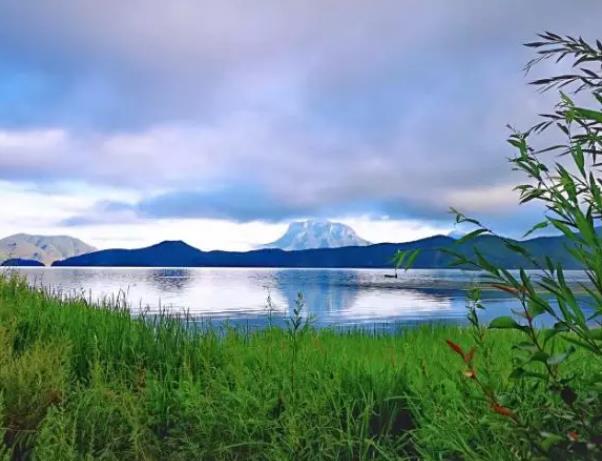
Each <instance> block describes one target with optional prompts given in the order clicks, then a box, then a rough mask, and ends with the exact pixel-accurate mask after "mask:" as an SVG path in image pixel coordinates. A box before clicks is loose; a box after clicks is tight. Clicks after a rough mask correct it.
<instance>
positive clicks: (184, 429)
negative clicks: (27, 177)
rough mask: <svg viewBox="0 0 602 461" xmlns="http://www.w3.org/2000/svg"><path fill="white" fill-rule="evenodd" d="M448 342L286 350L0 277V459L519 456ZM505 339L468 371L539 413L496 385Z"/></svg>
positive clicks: (373, 339) (377, 340) (493, 342)
mask: <svg viewBox="0 0 602 461" xmlns="http://www.w3.org/2000/svg"><path fill="white" fill-rule="evenodd" d="M447 338H451V339H453V340H454V341H456V342H458V343H460V344H462V345H464V346H466V345H468V344H470V343H471V342H472V341H471V333H470V331H469V330H467V329H465V328H461V327H443V326H436V327H435V326H433V327H422V328H417V329H412V330H409V331H406V332H404V333H400V334H397V335H382V336H373V335H370V334H367V333H361V332H350V333H335V332H331V331H324V330H321V331H313V330H309V331H307V332H305V333H302V334H301V336H300V337H299V341H298V350H297V351H296V353H295V354H293V350H292V349H293V348H292V343H291V341H290V338H289V335H288V333H287V332H286V331H283V330H278V329H271V330H266V331H260V332H257V333H253V334H251V335H245V334H242V333H238V332H236V331H225V332H211V331H204V332H198V331H196V332H195V331H194V330H193V329H192V328H187V327H186V324H185V323H182V322H181V321H179V320H177V319H170V318H168V317H158V318H152V319H151V318H149V319H146V322H143V321H141V320H139V319H138V320H136V319H133V318H131V317H130V316H129V315H128V313H127V312H126V311H124V310H120V309H114V308H111V307H110V306H104V307H100V308H99V307H96V308H91V307H89V306H88V305H87V304H86V302H85V301H83V300H79V301H78V300H71V301H60V300H57V299H55V298H54V297H52V296H50V295H49V294H47V293H43V292H40V291H33V290H31V289H29V288H28V287H27V286H26V284H25V283H24V282H23V281H20V280H18V279H15V278H12V279H8V278H2V277H0V436H1V437H0V459H3V457H4V458H6V459H10V458H11V457H12V458H13V459H40V460H71V459H128V460H129V459H149V460H154V459H157V460H163V459H175V460H178V459H182V460H190V459H210V460H213V459H217V460H219V459H261V460H264V459H275V460H286V459H294V460H302V459H311V460H316V459H349V460H359V459H407V458H412V459H417V458H418V459H474V460H481V459H495V460H503V459H515V457H516V455H517V453H518V454H519V455H520V450H521V449H524V447H520V446H516V444H515V440H516V439H515V434H514V433H513V431H514V430H515V429H514V428H512V426H511V425H510V424H508V422H507V421H505V420H504V418H503V417H502V416H500V415H497V414H495V413H493V412H492V411H490V410H489V408H488V406H487V404H486V403H485V402H484V401H482V400H480V399H479V398H478V395H479V394H478V392H477V391H476V389H474V386H471V383H470V382H468V381H469V380H467V379H466V378H464V377H463V376H462V370H463V368H462V364H461V363H460V361H459V360H458V357H457V356H455V355H454V354H453V353H452V352H451V351H450V350H449V348H448V347H447V346H446V344H445V339H447ZM515 340H516V334H515V333H513V332H504V331H500V332H495V333H492V334H491V335H490V336H489V339H488V340H487V346H486V348H485V350H480V351H478V352H477V367H483V366H487V368H488V369H490V370H491V376H490V377H489V379H490V380H492V381H494V382H495V384H496V387H497V388H498V389H499V390H500V395H501V398H502V399H503V401H504V403H505V404H507V405H508V406H510V407H511V408H513V409H516V411H522V416H524V417H525V418H527V419H530V420H533V421H537V420H538V418H539V417H540V414H538V413H537V409H536V407H534V406H533V405H531V404H530V405H526V404H523V402H524V400H525V399H526V396H527V393H529V394H528V395H530V396H531V397H530V398H532V392H533V391H532V390H530V389H521V387H520V386H516V385H514V384H512V383H511V382H510V381H509V380H508V374H509V372H510V369H511V360H510V356H511V346H512V343H513V342H514V341H515ZM591 366H592V365H591V364H585V363H583V362H580V361H579V360H578V358H577V360H574V361H573V365H572V371H573V372H575V373H576V374H581V375H582V374H586V373H587V372H588V370H591ZM484 379H485V377H484ZM537 395H538V396H539V397H538V398H540V400H541V404H542V405H544V406H546V405H548V406H549V405H555V404H556V403H555V402H554V401H553V400H552V398H551V397H550V398H548V397H546V395H547V393H546V392H544V391H541V392H540V394H537ZM2 438H3V440H4V442H3V445H2ZM512 446H515V452H514V453H513V452H512V450H510V449H509V447H512Z"/></svg>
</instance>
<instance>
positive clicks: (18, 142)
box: [0, 0, 602, 250]
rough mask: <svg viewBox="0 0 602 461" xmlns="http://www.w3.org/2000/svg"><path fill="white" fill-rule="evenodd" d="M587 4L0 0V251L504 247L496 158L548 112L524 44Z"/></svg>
mask: <svg viewBox="0 0 602 461" xmlns="http://www.w3.org/2000/svg"><path fill="white" fill-rule="evenodd" d="M601 21H602V2H600V1H599V0H580V1H579V2H569V1H566V0H563V1H559V0H558V1H557V0H530V1H528V2H527V1H524V0H495V1H494V0H490V1H481V0H455V1H453V2H452V1H449V0H423V1H418V0H416V1H414V0H403V1H402V0H395V1H393V0H392V1H387V0H373V1H369V2H368V1H365V0H362V1H359V0H358V1H356V0H323V1H317V0H305V1H298V0H289V1H286V2H282V1H280V0H263V1H254V0H237V1H233V0H230V1H227V0H224V1H203V0H194V1H192V0H173V1H170V2H165V1H159V0H130V1H126V2H124V1H122V0H119V1H116V0H103V1H98V0H97V1H89V0H81V1H78V2H73V1H62V0H39V1H36V2H24V1H22V0H0V197H1V201H2V209H3V212H2V217H1V218H0V237H2V236H5V235H9V234H12V233H17V232H28V233H35V234H67V235H72V236H75V237H78V238H81V239H83V240H84V241H86V242H88V243H90V244H92V245H95V246H97V247H99V248H113V247H127V248H132V247H140V246H144V245H148V244H152V243H156V242H158V241H161V240H166V239H171V240H176V239H177V240H185V241H187V242H188V243H190V244H192V245H195V246H197V247H199V248H202V249H216V248H220V249H232V250H245V249H250V248H253V247H255V246H256V245H258V244H261V243H266V242H270V241H273V240H275V239H276V238H278V237H279V236H280V234H281V233H282V232H283V231H284V230H285V229H286V226H287V224H288V223H289V222H291V221H293V220H299V219H306V218H321V219H331V220H335V221H340V222H344V223H347V224H350V225H351V226H353V227H354V228H355V230H356V231H357V232H358V234H360V236H362V237H363V238H365V239H368V240H370V241H373V242H380V241H396V242H399V241H407V240H414V239H417V238H421V237H425V236H428V235H432V234H437V233H443V234H446V233H449V232H452V231H454V227H453V219H452V217H451V216H450V215H449V213H448V209H449V207H450V206H454V207H456V208H459V209H461V210H462V211H465V212H466V213H467V214H471V215H474V216H477V217H478V218H479V219H480V220H481V221H483V222H484V223H487V224H491V225H492V226H494V227H495V228H496V230H498V231H499V232H501V233H505V234H507V235H513V236H516V235H518V234H519V233H520V231H521V230H523V231H524V230H525V229H526V228H528V226H529V224H534V223H536V222H538V221H539V220H540V219H539V218H540V216H539V215H538V213H539V212H540V210H535V209H533V208H524V207H521V208H518V207H517V205H516V202H517V196H516V194H515V193H514V192H513V191H512V188H513V186H514V185H515V184H517V183H518V182H519V181H520V180H521V178H520V177H517V175H516V173H514V172H512V171H511V168H510V166H509V165H508V162H507V158H508V157H509V156H511V155H512V151H511V149H510V148H509V146H508V145H507V143H506V141H505V140H506V137H507V135H508V129H507V128H506V124H508V123H511V124H512V125H513V126H516V127H518V128H527V127H529V126H530V125H531V124H532V123H533V122H534V121H536V115H537V113H539V112H542V111H545V110H549V109H550V108H551V106H552V104H553V103H554V101H555V99H556V95H554V94H552V93H546V94H540V93H538V92H537V91H536V90H535V89H534V88H532V87H529V86H528V85H527V82H528V81H529V80H530V79H531V78H535V77H537V76H538V75H540V74H541V75H549V74H553V73H557V72H558V68H555V67H554V66H553V64H552V63H545V64H543V65H542V66H540V67H539V68H537V69H536V70H535V72H534V74H533V75H529V76H525V74H524V72H523V66H524V64H525V63H526V62H527V61H528V60H529V59H530V58H531V57H532V56H533V55H532V50H529V49H527V48H525V47H523V46H521V44H522V43H524V42H528V41H532V40H533V39H534V38H535V34H536V33H537V32H542V31H544V30H551V31H553V32H556V33H560V34H575V35H583V36H584V37H585V38H588V39H592V38H593V39H596V38H600V27H599V26H600V23H601Z"/></svg>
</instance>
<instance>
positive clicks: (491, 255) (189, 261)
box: [53, 235, 579, 269]
mask: <svg viewBox="0 0 602 461" xmlns="http://www.w3.org/2000/svg"><path fill="white" fill-rule="evenodd" d="M517 243H519V244H520V245H522V246H523V247H524V248H525V249H527V250H529V251H530V252H531V253H532V254H533V255H534V256H535V258H536V259H538V260H540V261H541V262H542V263H543V260H544V258H545V257H546V256H550V257H551V258H553V259H554V260H555V261H557V262H560V263H561V264H562V265H563V267H565V268H567V269H577V268H579V266H578V265H577V263H576V262H575V261H574V259H573V258H572V256H571V255H570V253H569V252H568V251H567V250H566V246H567V244H568V242H567V240H566V238H565V237H563V236H556V237H538V238H533V239H530V240H525V241H521V242H517ZM475 248H478V249H479V251H480V252H481V253H482V254H483V255H484V256H485V257H487V258H488V259H489V260H490V261H491V262H493V263H494V264H496V265H498V266H499V267H504V268H509V269H510V268H517V267H528V265H525V261H524V259H523V258H522V257H521V256H520V255H518V254H517V253H515V252H512V251H511V250H509V249H508V248H506V247H505V245H504V243H503V241H502V240H501V239H500V238H499V237H494V236H487V235H486V236H479V237H477V238H476V239H474V240H471V241H469V242H458V240H456V239H454V238H453V237H449V236H444V235H436V236H433V237H428V238H424V239H421V240H416V241H413V242H406V243H378V244H374V245H366V246H347V247H340V248H317V249H308V250H295V251H285V250H282V249H269V248H266V249H259V250H253V251H247V252H237V251H201V250H199V249H197V248H194V247H192V246H190V245H188V244H186V243H185V242H182V241H165V242H161V243H158V244H156V245H152V246H150V247H145V248H139V249H133V250H125V249H114V250H102V251H96V252H92V253H89V254H84V255H81V256H75V257H71V258H67V259H64V260H62V261H56V262H55V263H53V266H142V267H318V268H390V267H391V258H392V256H393V254H394V253H395V252H396V251H397V250H402V251H407V250H415V249H420V250H421V252H420V254H419V255H418V257H417V258H416V260H415V261H414V264H413V267H415V268H429V269H434V268H446V267H450V264H451V262H452V257H451V256H449V255H448V254H446V253H445V252H444V251H442V250H445V249H453V250H454V251H457V252H460V253H463V254H467V255H470V254H473V253H474V249H475Z"/></svg>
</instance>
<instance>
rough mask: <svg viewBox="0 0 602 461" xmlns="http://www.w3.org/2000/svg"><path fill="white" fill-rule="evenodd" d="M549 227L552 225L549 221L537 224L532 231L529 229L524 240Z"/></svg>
mask: <svg viewBox="0 0 602 461" xmlns="http://www.w3.org/2000/svg"><path fill="white" fill-rule="evenodd" d="M549 225H550V223H549V222H548V221H542V222H540V223H537V224H535V225H534V226H533V227H532V228H531V229H529V230H528V231H527V232H525V234H524V235H523V238H526V237H528V236H529V235H531V234H532V233H533V232H535V231H538V230H540V229H545V228H546V227H548V226H549Z"/></svg>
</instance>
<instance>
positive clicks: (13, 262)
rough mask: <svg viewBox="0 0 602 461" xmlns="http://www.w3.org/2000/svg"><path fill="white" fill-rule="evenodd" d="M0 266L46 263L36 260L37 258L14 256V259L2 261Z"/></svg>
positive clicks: (39, 264) (36, 265)
mask: <svg viewBox="0 0 602 461" xmlns="http://www.w3.org/2000/svg"><path fill="white" fill-rule="evenodd" d="M0 266H9V267H17V266H23V267H44V263H41V262H40V261H36V260H35V259H21V258H12V259H7V260H6V261H4V262H2V264H0Z"/></svg>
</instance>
